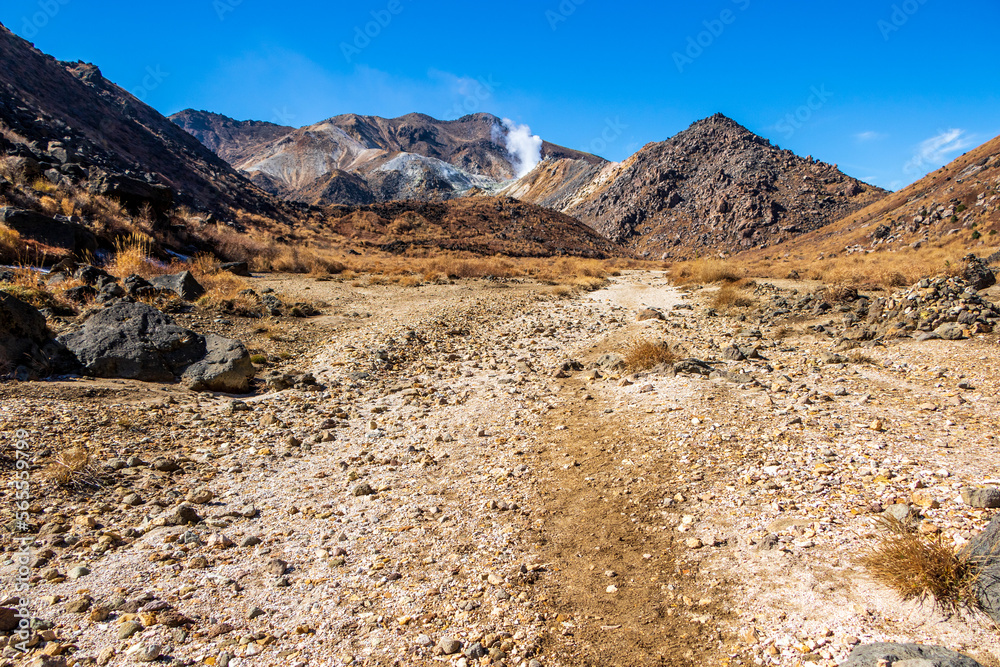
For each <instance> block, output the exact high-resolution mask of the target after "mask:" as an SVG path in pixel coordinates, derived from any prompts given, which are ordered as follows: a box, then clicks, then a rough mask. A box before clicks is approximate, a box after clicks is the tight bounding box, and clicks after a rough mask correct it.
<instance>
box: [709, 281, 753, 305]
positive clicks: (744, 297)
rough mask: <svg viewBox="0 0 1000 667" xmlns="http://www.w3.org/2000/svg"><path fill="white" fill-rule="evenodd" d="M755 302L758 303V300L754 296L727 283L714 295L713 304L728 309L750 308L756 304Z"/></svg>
mask: <svg viewBox="0 0 1000 667" xmlns="http://www.w3.org/2000/svg"><path fill="white" fill-rule="evenodd" d="M754 303H756V301H755V300H754V298H753V296H751V295H750V294H749V293H747V292H745V291H743V290H741V289H738V288H736V287H733V286H731V285H725V286H723V287H721V288H719V291H718V292H716V293H715V295H714V296H713V297H712V306H713V307H714V308H719V309H723V310H728V309H730V308H749V307H750V306H752V305H754Z"/></svg>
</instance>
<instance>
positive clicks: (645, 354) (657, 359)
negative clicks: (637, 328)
mask: <svg viewBox="0 0 1000 667" xmlns="http://www.w3.org/2000/svg"><path fill="white" fill-rule="evenodd" d="M677 359H678V356H677V353H676V352H674V351H673V350H672V349H670V346H669V345H667V344H666V343H665V342H663V341H650V340H644V341H639V342H636V343H633V344H632V345H631V346H630V347H629V348H628V350H626V352H625V365H626V366H627V367H628V369H629V370H630V371H633V372H635V371H645V370H649V369H650V368H653V367H654V366H659V365H660V364H672V363H674V362H675V361H677Z"/></svg>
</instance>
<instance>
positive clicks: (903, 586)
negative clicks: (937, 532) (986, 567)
mask: <svg viewBox="0 0 1000 667" xmlns="http://www.w3.org/2000/svg"><path fill="white" fill-rule="evenodd" d="M860 561H861V564H862V565H864V566H865V567H866V568H867V569H868V571H869V572H870V573H871V574H872V576H874V577H875V578H877V579H879V580H881V581H882V582H883V583H885V584H886V585H888V586H889V587H890V588H892V589H894V590H895V591H896V592H897V593H899V594H900V596H902V598H903V599H904V600H920V601H921V602H924V601H927V600H931V601H932V602H933V604H934V605H935V606H936V607H937V608H938V609H940V610H942V611H945V612H952V613H954V612H957V611H959V610H962V609H973V610H974V609H977V608H978V606H979V605H978V602H977V598H976V594H975V583H976V576H977V574H976V568H975V567H974V566H973V565H972V564H971V563H969V562H968V561H967V560H966V559H965V558H963V557H962V556H960V555H958V554H956V553H955V552H954V551H953V550H952V549H951V548H950V547H948V546H947V545H945V544H944V542H943V541H942V538H941V537H940V536H936V537H933V538H930V537H925V536H923V535H920V534H917V533H915V532H913V531H912V530H910V528H909V527H908V526H906V525H905V524H903V523H902V522H901V521H898V520H896V519H887V520H884V521H883V522H882V524H881V525H880V526H879V532H878V534H877V535H876V538H875V542H874V543H873V544H872V545H871V546H870V547H869V548H868V549H867V551H866V552H864V553H863V554H862V556H861V559H860Z"/></svg>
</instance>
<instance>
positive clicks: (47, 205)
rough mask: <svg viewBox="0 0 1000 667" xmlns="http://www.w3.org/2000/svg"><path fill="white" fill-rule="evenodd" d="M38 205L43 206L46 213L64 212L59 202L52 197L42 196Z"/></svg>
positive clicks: (50, 214) (43, 211)
mask: <svg viewBox="0 0 1000 667" xmlns="http://www.w3.org/2000/svg"><path fill="white" fill-rule="evenodd" d="M38 205H39V206H40V207H41V208H42V213H44V214H45V215H49V216H52V215H58V214H59V213H61V212H62V207H61V206H60V205H59V202H58V201H56V200H55V199H53V198H52V197H42V198H41V199H39V200H38Z"/></svg>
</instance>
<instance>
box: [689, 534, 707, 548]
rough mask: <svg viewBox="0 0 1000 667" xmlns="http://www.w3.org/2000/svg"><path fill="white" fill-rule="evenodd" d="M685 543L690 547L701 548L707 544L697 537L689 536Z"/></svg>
mask: <svg viewBox="0 0 1000 667" xmlns="http://www.w3.org/2000/svg"><path fill="white" fill-rule="evenodd" d="M684 545H685V546H686V547H687V548H688V549H701V548H702V547H703V546H705V544H704V543H703V542H702V541H701V540H700V539H698V538H697V537H689V538H688V539H686V540H684Z"/></svg>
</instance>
